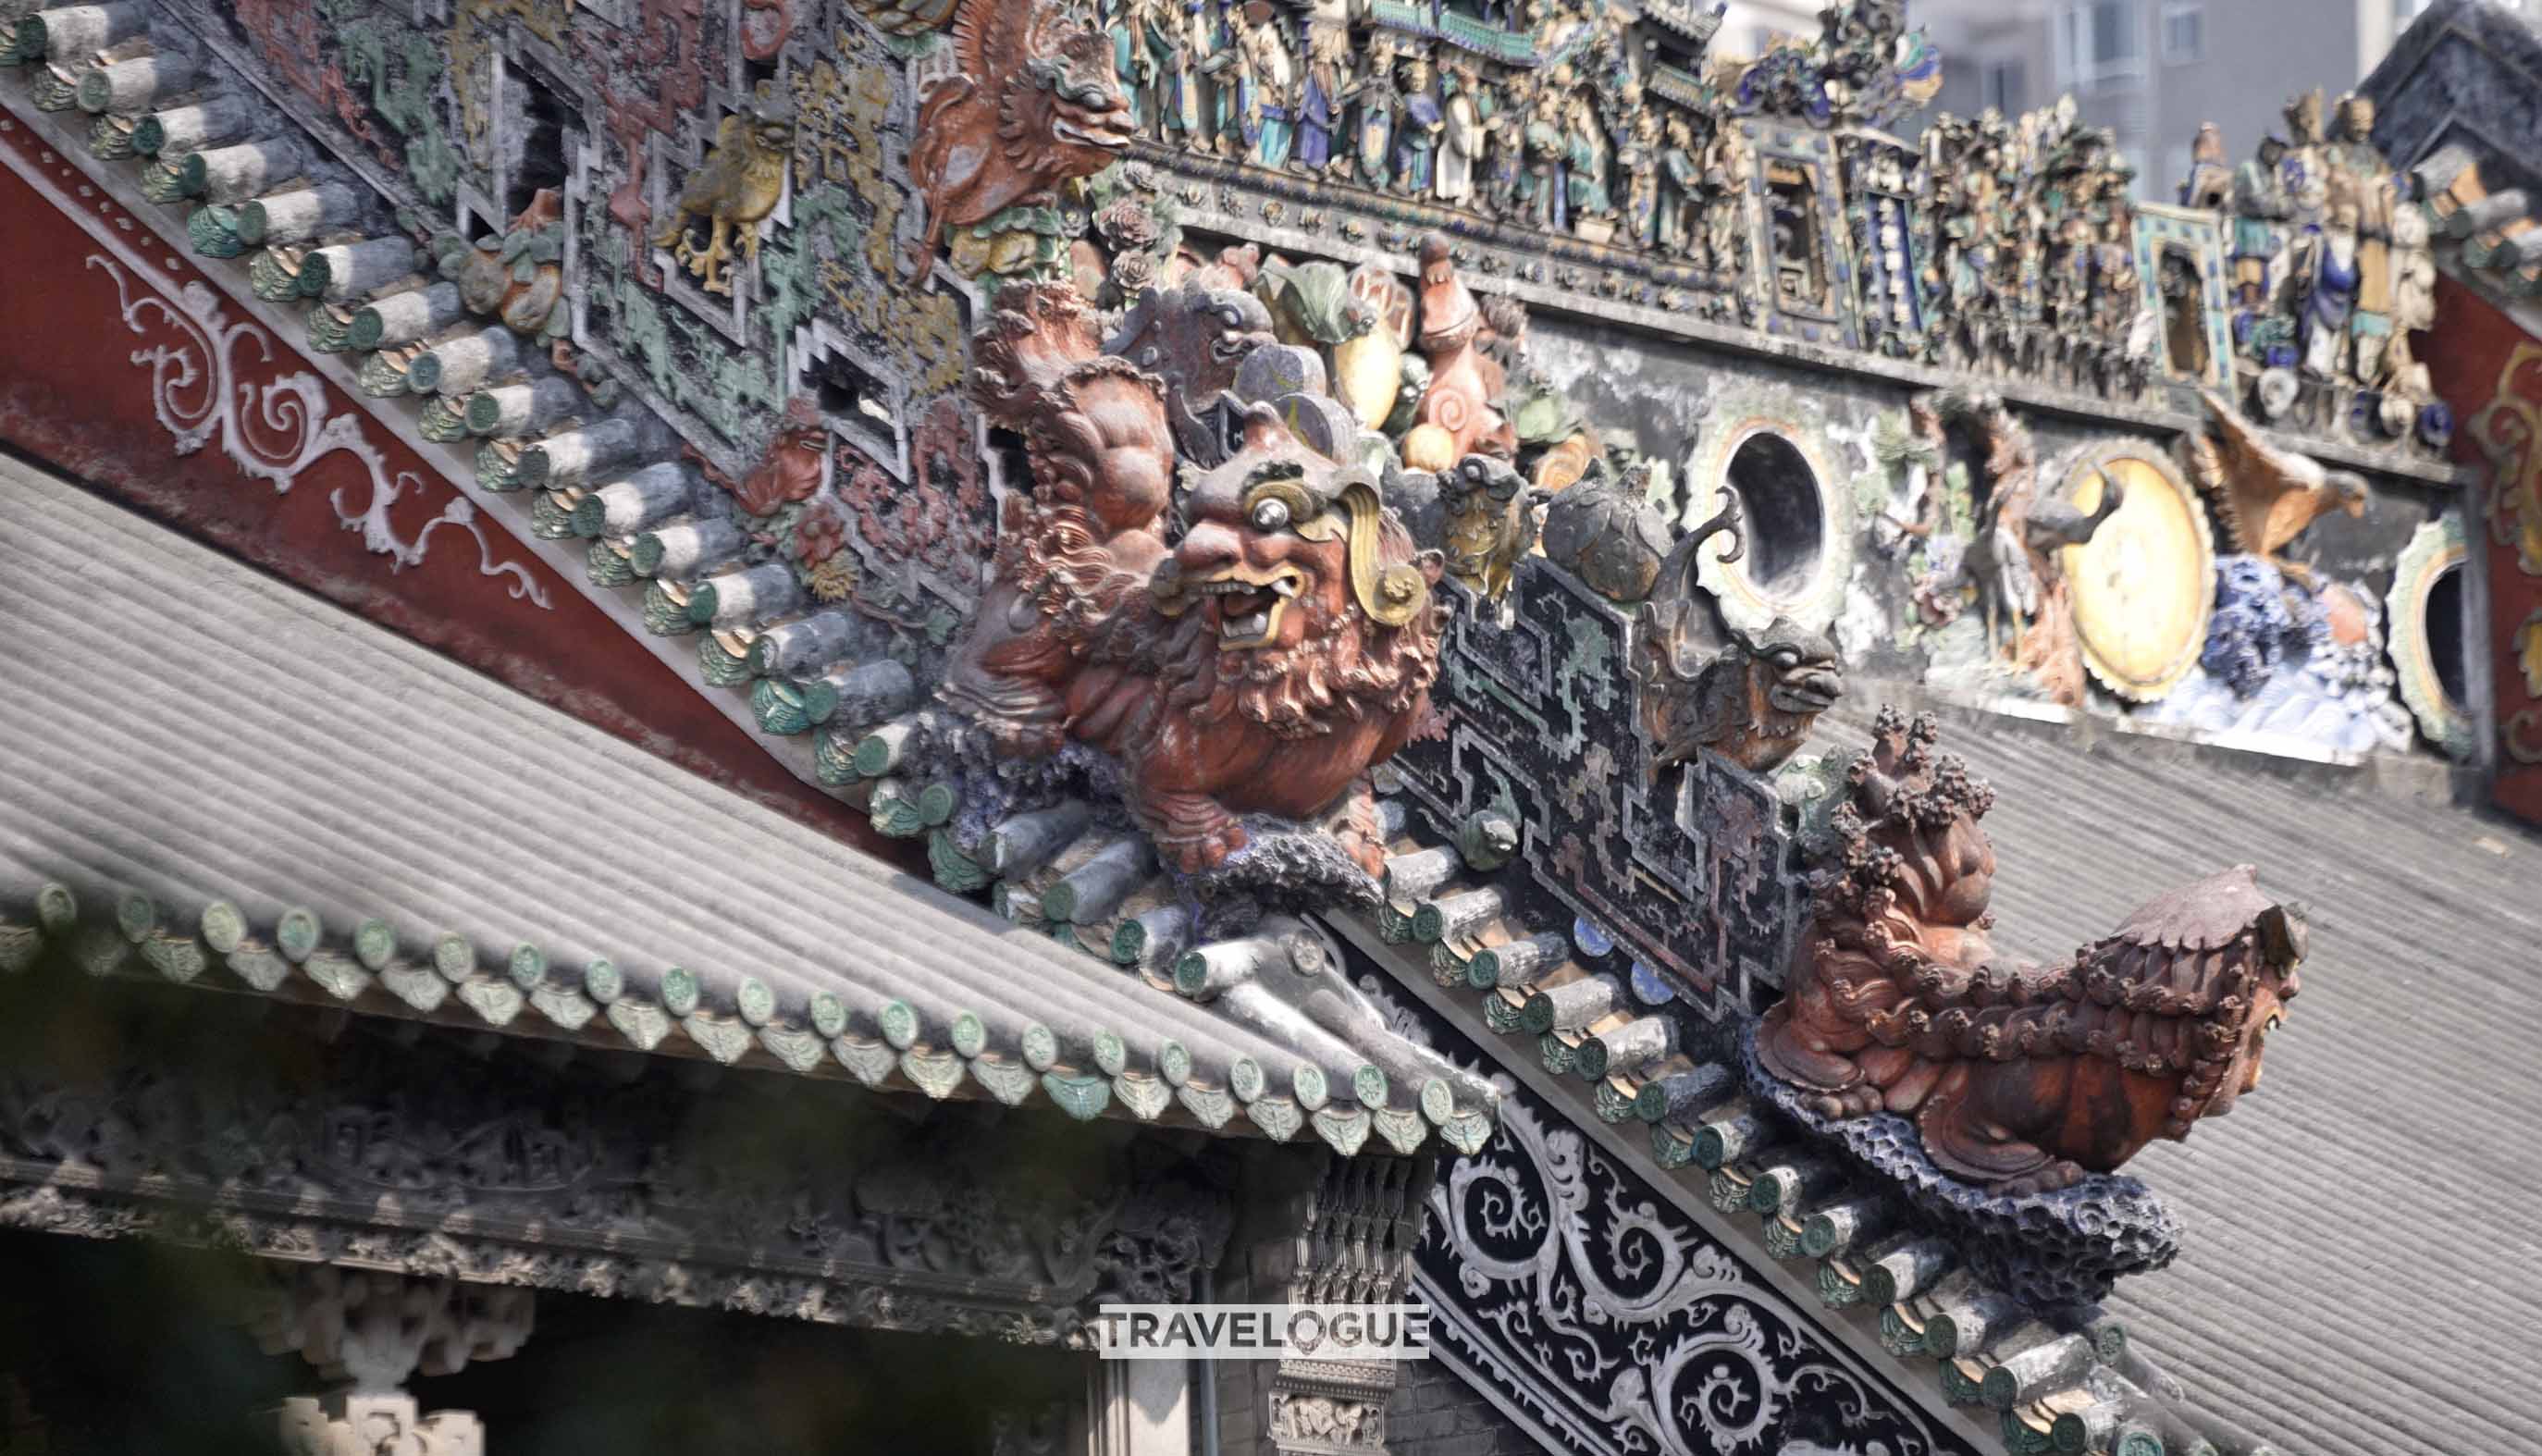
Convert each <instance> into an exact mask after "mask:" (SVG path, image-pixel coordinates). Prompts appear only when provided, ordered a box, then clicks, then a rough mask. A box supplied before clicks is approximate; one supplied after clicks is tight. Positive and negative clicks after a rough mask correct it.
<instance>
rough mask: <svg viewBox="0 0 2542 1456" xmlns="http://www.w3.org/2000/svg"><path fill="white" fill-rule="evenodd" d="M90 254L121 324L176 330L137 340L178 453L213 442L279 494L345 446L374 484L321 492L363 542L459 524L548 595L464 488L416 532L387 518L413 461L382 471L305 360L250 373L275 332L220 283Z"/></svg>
mask: <svg viewBox="0 0 2542 1456" xmlns="http://www.w3.org/2000/svg"><path fill="white" fill-rule="evenodd" d="M88 266H89V267H91V268H104V269H105V270H106V272H107V274H108V276H110V277H112V278H113V279H114V291H115V295H116V301H117V304H118V306H119V308H120V309H121V312H122V316H123V324H124V327H125V328H127V329H129V330H130V331H132V333H133V334H135V335H137V336H139V337H141V338H144V339H148V338H149V337H150V336H151V334H152V332H153V325H152V324H151V322H150V319H151V317H152V316H153V315H155V316H157V318H159V319H160V320H163V321H165V323H166V324H167V325H168V326H169V327H170V328H172V329H174V330H175V331H176V332H177V334H178V336H179V337H178V338H177V339H176V340H175V341H174V342H172V343H160V344H154V345H151V346H150V347H148V348H139V349H135V350H133V352H132V362H133V363H134V364H136V365H147V366H148V367H149V369H150V382H151V405H152V407H153V408H154V409H155V410H156V411H157V412H158V415H159V423H160V424H161V426H163V427H164V428H166V429H167V431H168V432H169V434H171V435H173V436H175V437H176V441H177V453H178V454H180V455H190V454H192V453H193V452H195V451H196V450H199V449H201V448H202V447H203V446H205V445H207V444H216V445H218V446H219V448H220V451H221V453H222V454H224V455H226V456H228V457H229V458H230V460H231V462H232V463H233V464H235V465H237V466H238V468H239V469H241V470H243V471H245V472H247V474H248V475H250V476H251V477H254V478H255V479H258V480H262V481H270V482H271V483H272V484H273V489H274V491H275V492H276V493H277V494H279V493H282V492H285V491H289V490H290V489H291V488H292V486H293V484H294V483H295V482H297V481H298V480H299V478H300V475H301V473H302V472H303V471H306V470H308V469H309V468H310V467H312V466H314V465H316V464H317V463H318V462H319V461H321V460H323V459H325V458H326V457H327V456H329V455H332V454H335V453H336V451H338V450H341V451H344V452H346V453H348V454H350V455H351V456H353V458H355V459H356V460H359V461H360V462H361V463H362V465H363V467H364V469H365V470H366V471H367V472H368V473H369V476H370V492H369V495H368V497H367V498H365V499H363V500H362V501H361V502H360V505H359V508H358V509H357V508H355V505H354V504H353V503H352V502H351V501H350V500H349V496H350V494H351V492H352V490H353V489H354V488H352V487H339V488H338V489H337V490H336V492H335V494H333V495H332V496H330V497H329V498H328V502H329V503H330V504H331V505H333V506H334V507H335V510H336V520H338V521H339V522H341V523H342V524H343V526H344V528H345V529H346V530H357V531H360V532H361V533H362V544H363V545H364V546H365V547H368V548H369V549H370V550H372V551H373V552H376V553H378V554H379V555H382V556H385V557H387V558H388V559H389V561H390V564H391V568H392V570H404V569H405V568H407V567H411V566H414V565H416V564H418V563H420V562H421V561H422V560H423V557H424V551H425V547H426V543H428V542H429V541H430V540H431V538H432V534H433V533H434V532H435V531H438V530H440V529H442V528H443V527H444V526H449V527H454V528H456V529H458V530H460V531H464V532H466V533H467V534H468V535H470V536H473V537H475V538H476V541H477V563H478V565H477V570H478V574H479V575H486V576H508V577H510V578H511V579H510V581H508V582H507V583H506V586H507V588H508V590H509V591H510V593H511V594H512V596H513V597H515V598H526V599H527V600H529V601H531V602H533V603H535V604H537V605H539V606H542V607H545V606H549V605H551V603H550V602H549V600H548V594H547V591H546V590H545V589H544V588H543V587H541V586H540V585H539V583H538V581H537V579H536V578H535V577H533V576H531V575H530V573H529V569H528V568H527V567H525V566H523V565H522V564H521V563H519V562H498V561H496V560H495V559H494V548H493V544H492V543H491V542H490V541H488V540H487V539H486V526H485V523H484V522H482V521H480V520H479V519H478V518H477V507H476V505H475V504H474V503H472V502H471V501H470V500H469V499H468V498H467V497H465V496H458V495H454V496H452V498H451V499H450V502H449V503H448V504H447V505H444V506H443V507H442V508H441V513H440V514H438V515H436V516H434V517H433V518H432V519H430V520H428V521H425V522H424V523H423V525H422V526H421V528H419V529H417V530H416V531H415V532H414V534H413V535H412V536H411V537H409V536H404V535H401V534H400V532H399V530H398V527H397V526H396V524H395V523H394V522H392V521H391V520H390V518H389V511H390V507H392V506H394V505H395V504H396V503H397V502H398V500H399V498H401V497H403V496H404V495H406V493H407V492H408V491H410V490H413V489H417V488H420V487H421V485H422V484H423V483H422V482H421V481H420V480H419V479H418V478H417V477H416V476H415V474H414V472H412V471H407V470H401V471H399V472H397V473H396V474H395V475H394V476H392V475H391V474H390V473H389V470H388V465H387V462H386V460H385V459H384V458H383V457H382V455H381V453H380V449H379V447H378V446H376V445H374V444H372V443H371V441H370V440H369V439H368V438H367V437H365V435H364V434H363V432H362V421H361V417H360V416H358V415H351V414H345V415H331V414H329V413H328V409H327V387H326V385H325V384H324V383H322V382H321V381H320V380H319V378H318V376H317V375H315V374H311V373H309V372H307V371H305V370H303V371H299V372H295V373H289V374H281V375H277V376H275V377H273V378H271V379H266V380H263V381H262V382H259V381H256V380H253V379H250V378H248V377H245V371H244V370H243V369H242V368H241V363H242V355H241V353H240V352H239V351H240V350H241V349H243V348H244V349H249V350H253V352H252V353H249V354H247V355H246V356H245V361H246V362H247V363H249V364H265V363H270V362H271V361H272V360H273V357H274V345H273V339H272V336H271V335H269V334H267V333H265V332H264V331H263V330H262V329H261V328H258V327H257V326H256V325H255V324H253V323H250V322H246V321H240V322H236V323H233V322H231V321H230V319H229V318H228V316H227V315H225V314H224V313H223V312H222V311H221V299H220V295H219V294H218V293H216V292H214V291H213V290H212V289H211V288H210V287H209V286H207V285H205V284H203V283H201V282H198V281H188V282H183V283H178V284H176V285H175V286H173V287H171V286H170V283H169V280H166V279H163V278H161V277H160V276H158V275H157V274H156V273H155V272H153V271H152V270H150V269H148V268H139V267H136V268H133V269H132V270H131V273H127V272H126V270H125V268H123V266H122V265H120V264H118V263H116V262H115V261H114V260H113V259H111V258H107V257H104V256H103V255H100V254H94V253H92V254H90V255H89V257H88ZM132 273H137V274H139V275H140V276H141V278H142V279H143V280H144V281H145V282H146V283H147V284H148V285H149V288H150V291H148V292H144V293H141V294H139V295H138V296H136V295H135V293H134V291H133V288H132Z"/></svg>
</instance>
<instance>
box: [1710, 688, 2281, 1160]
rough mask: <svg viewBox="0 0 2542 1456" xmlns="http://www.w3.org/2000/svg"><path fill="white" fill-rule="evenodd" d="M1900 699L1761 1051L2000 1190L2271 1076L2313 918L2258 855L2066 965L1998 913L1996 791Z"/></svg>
mask: <svg viewBox="0 0 2542 1456" xmlns="http://www.w3.org/2000/svg"><path fill="white" fill-rule="evenodd" d="M1939 735H1940V730H1939V729H1938V728H1936V727H1935V725H1934V721H1933V719H1932V718H1931V717H1930V716H1929V715H1927V716H1923V717H1919V718H1917V719H1916V720H1915V721H1914V723H1913V724H1912V725H1911V726H1910V725H1909V724H1907V722H1906V720H1905V719H1903V718H1902V717H1901V716H1900V715H1899V713H1898V712H1897V710H1895V709H1883V710H1882V711H1881V713H1880V715H1879V718H1878V720H1877V721H1876V722H1875V724H1874V726H1873V739H1874V747H1873V748H1872V750H1871V751H1870V752H1868V753H1863V754H1858V755H1856V756H1855V757H1854V759H1853V760H1852V762H1851V763H1850V765H1849V766H1848V769H1847V781H1848V784H1849V786H1850V792H1849V797H1848V798H1847V800H1846V801H1845V802H1844V803H1841V804H1839V805H1837V807H1836V809H1835V812H1834V815H1833V818H1832V836H1831V837H1832V841H1833V843H1832V848H1827V849H1825V850H1824V852H1823V853H1821V854H1820V855H1819V856H1818V857H1817V858H1818V860H1819V863H1818V866H1817V868H1818V870H1819V872H1820V873H1819V876H1818V885H1817V893H1816V896H1815V901H1814V903H1813V906H1812V911H1813V918H1812V920H1811V923H1810V925H1809V928H1808V929H1807V930H1806V931H1805V932H1804V933H1803V935H1802V938H1801V943H1800V945H1799V946H1798V948H1797V949H1796V951H1795V953H1794V956H1793V963H1792V966H1791V969H1790V972H1789V975H1788V977H1787V980H1786V989H1785V992H1784V996H1783V999H1782V1000H1781V1001H1780V1002H1778V1003H1776V1004H1775V1006H1774V1007H1773V1008H1772V1009H1771V1010H1770V1011H1768V1012H1767V1013H1766V1015H1765V1017H1764V1020H1763V1022H1762V1024H1761V1025H1760V1026H1759V1028H1758V1032H1757V1059H1758V1061H1760V1062H1761V1063H1762V1064H1763V1066H1764V1068H1765V1070H1766V1071H1768V1072H1770V1073H1771V1074H1773V1075H1774V1076H1776V1077H1779V1078H1781V1079H1783V1080H1784V1081H1785V1082H1788V1083H1791V1084H1794V1085H1795V1086H1797V1087H1798V1088H1799V1089H1801V1091H1802V1092H1803V1094H1804V1105H1805V1106H1807V1107H1808V1108H1809V1109H1810V1110H1811V1111H1814V1112H1816V1113H1818V1114H1819V1115H1821V1116H1826V1117H1854V1116H1861V1115H1864V1114H1867V1113H1872V1112H1882V1111H1886V1112H1895V1113H1898V1114H1900V1115H1903V1116H1907V1117H1911V1118H1912V1119H1913V1120H1914V1122H1915V1125H1916V1127H1917V1129H1918V1130H1919V1131H1920V1132H1921V1134H1922V1136H1923V1143H1924V1151H1925V1152H1926V1154H1928V1155H1929V1156H1930V1157H1931V1158H1932V1161H1933V1163H1934V1164H1935V1165H1936V1166H1937V1167H1939V1168H1940V1169H1942V1171H1944V1172H1945V1173H1948V1174H1950V1175H1952V1176H1954V1177H1957V1178H1962V1179H1967V1180H1969V1181H1972V1182H1974V1183H1978V1184H1981V1185H1984V1186H1986V1187H1987V1188H1990V1189H1991V1190H1993V1191H1996V1192H2005V1193H2028V1192H2044V1191H2049V1190H2053V1189H2056V1188H2065V1187H2068V1186H2070V1185H2072V1184H2073V1183H2075V1182H2077V1181H2078V1180H2080V1179H2081V1178H2082V1177H2083V1176H2084V1175H2085V1174H2086V1173H2087V1172H2088V1173H2106V1172H2109V1171H2111V1170H2112V1169H2115V1168H2117V1167H2118V1166H2119V1165H2120V1164H2122V1163H2125V1162H2126V1161H2127V1160H2128V1159H2129V1158H2131V1157H2133V1156H2134V1155H2135V1154H2136V1153H2137V1152H2138V1151H2139V1150H2141V1149H2142V1148H2143V1147H2144V1145H2145V1144H2146V1143H2149V1142H2151V1141H2153V1140H2154V1139H2155V1138H2156V1137H2169V1138H2180V1137H2185V1136H2187V1135H2188V1132H2189V1129H2190V1126H2191V1124H2193V1123H2194V1122H2196V1121H2197V1120H2198V1119H2199V1118H2201V1117H2211V1116H2220V1115H2222V1114H2223V1113H2225V1112H2227V1111H2231V1110H2232V1107H2233V1104H2234V1101H2235V1100H2236V1099H2237V1098H2239V1097H2240V1096H2241V1095H2242V1094H2243V1093H2245V1092H2248V1091H2250V1090H2251V1089H2252V1088H2254V1087H2256V1086H2258V1085H2259V1081H2260V1062H2261V1054H2262V1051H2263V1048H2264V1043H2265V1040H2266V1037H2267V1035H2268V1034H2269V1032H2270V1031H2272V1030H2273V1029H2275V1028H2276V1027H2277V1026H2278V1024H2279V1023H2280V1022H2281V1021H2282V1020H2283V1019H2284V1015H2285V1006H2286V1003H2287V1002H2289V1001H2291V1000H2293V999H2294V996H2295V993H2296V991H2297V990H2298V989H2299V988H2300V982H2299V979H2298V977H2297V975H2296V969H2295V967H2296V965H2297V963H2298V962H2299V961H2301V960H2302V959H2303V955H2304V946H2305V936H2306V932H2305V926H2304V921H2303V917H2302V915H2301V914H2300V913H2299V912H2298V911H2296V910H2293V909H2291V908H2289V907H2287V906H2284V905H2280V904H2278V903H2276V902H2275V901H2273V900H2271V899H2269V898H2268V897H2267V896H2266V895H2264V894H2262V893H2261V891H2260V888H2259V885H2258V883H2257V881H2255V880H2254V878H2253V874H2252V870H2251V867H2250V866H2248V865H2241V866H2236V867H2234V868H2233V869H2230V870H2226V871H2223V872H2222V873H2220V874H2216V875H2213V876H2210V877H2208V878H2207V879H2206V880H2203V881H2198V882H2196V883H2194V884H2188V885H2183V886H2182V887H2180V888H2178V889H2175V890H2172V891H2171V892H2170V893H2168V894H2165V895H2162V896H2160V897H2159V898H2157V899H2155V900H2153V901H2152V902H2151V903H2149V904H2147V905H2145V906H2144V907H2143V908H2141V909H2139V910H2137V911H2136V912H2135V913H2134V914H2133V915H2131V916H2130V917H2128V920H2127V922H2126V923H2125V924H2124V925H2121V926H2120V927H2119V928H2118V930H2117V931H2115V932H2113V933H2112V934H2110V935H2108V936H2105V937H2103V938H2101V939H2100V940H2097V941H2094V942H2093V943H2091V944H2090V945H2087V946H2085V947H2083V948H2082V949H2081V950H2080V951H2078V952H2076V953H2075V955H2074V957H2073V958H2072V959H2070V960H2067V961H2064V962H2061V963H2058V964H2056V965H2051V966H2047V967H2039V966H2033V965H2028V964H2020V965H2016V964H2014V963H2013V962H2011V961H2009V960H2008V959H2006V958H2002V957H2000V956H1998V955H1997V954H1996V952H1995V950H1994V948H1993V946H1992V944H1991V943H1990V942H1989V941H1988V939H1987V935H1986V931H1987V927H1988V926H1989V925H1990V924H1991V923H1992V916H1991V915H1990V914H1989V913H1988V911H1987V908H1986V902H1987V899H1988V898H1989V895H1990V893H1991V887H1992V881H1993V877H1994V846H1993V845H1992V843H1991V842H1989V841H1988V839H1987V837H1986V833H1985V831H1984V830H1983V829H1982V828H1981V827H1979V824H1978V820H1979V819H1980V818H1981V817H1983V816H1984V814H1985V812H1986V809H1987V808H1988V807H1989V806H1991V805H1992V804H1993V801H1994V791H1993V790H1992V789H1991V788H1990V787H1988V786H1987V785H1986V784H1985V783H1984V782H1983V781H1981V780H1979V779H1976V778H1973V777H1972V776H1971V775H1970V774H1969V771H1968V768H1967V766H1966V765H1965V764H1963V763H1962V762H1961V761H1960V760H1959V759H1958V758H1957V757H1956V756H1953V755H1949V754H1940V755H1936V754H1935V752H1934V751H1933V745H1934V743H1935V741H1936V739H1937V738H1938V737H1939Z"/></svg>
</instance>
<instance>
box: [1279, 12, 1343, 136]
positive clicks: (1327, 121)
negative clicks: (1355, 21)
mask: <svg viewBox="0 0 2542 1456" xmlns="http://www.w3.org/2000/svg"><path fill="white" fill-rule="evenodd" d="M1350 69H1351V38H1350V11H1349V5H1348V0H1315V3H1314V4H1313V6H1312V7H1311V8H1310V9H1309V10H1308V12H1307V65H1306V75H1305V77H1304V78H1303V81H1302V84H1301V89H1300V94H1299V97H1298V145H1297V151H1296V153H1295V155H1294V156H1293V157H1292V158H1291V160H1290V164H1289V165H1290V166H1291V167H1292V168H1293V169H1294V170H1296V171H1300V172H1305V173H1308V174H1310V175H1311V174H1313V173H1318V172H1321V171H1323V170H1324V169H1325V168H1326V167H1328V166H1330V165H1332V160H1333V133H1335V132H1337V131H1339V130H1340V129H1341V125H1342V107H1343V105H1344V103H1343V93H1344V92H1346V91H1347V90H1348V89H1349V87H1350Z"/></svg>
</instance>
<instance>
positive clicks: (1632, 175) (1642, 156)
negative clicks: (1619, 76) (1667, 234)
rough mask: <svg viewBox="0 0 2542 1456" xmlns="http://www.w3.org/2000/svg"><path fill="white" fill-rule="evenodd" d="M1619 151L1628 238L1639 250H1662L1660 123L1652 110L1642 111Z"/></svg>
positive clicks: (1616, 163) (1639, 109)
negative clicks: (1652, 113)
mask: <svg viewBox="0 0 2542 1456" xmlns="http://www.w3.org/2000/svg"><path fill="white" fill-rule="evenodd" d="M1632 116H1633V119H1632V121H1631V123H1630V124H1629V125H1628V126H1627V128H1626V130H1625V132H1624V144H1623V146H1621V147H1619V148H1617V149H1616V152H1615V166H1616V167H1617V168H1619V169H1620V170H1621V171H1622V172H1623V174H1624V235H1625V236H1626V237H1627V238H1629V239H1630V240H1631V241H1632V242H1633V243H1634V244H1635V245H1636V246H1639V247H1643V248H1651V247H1656V246H1658V243H1659V229H1660V121H1659V117H1657V116H1654V115H1651V113H1650V111H1649V109H1648V108H1638V109H1636V110H1635V111H1634V112H1633V114H1632Z"/></svg>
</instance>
